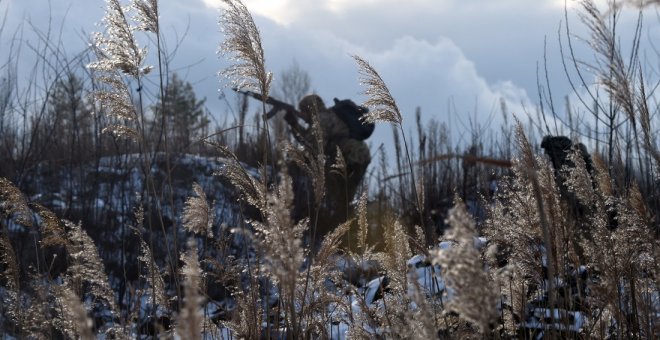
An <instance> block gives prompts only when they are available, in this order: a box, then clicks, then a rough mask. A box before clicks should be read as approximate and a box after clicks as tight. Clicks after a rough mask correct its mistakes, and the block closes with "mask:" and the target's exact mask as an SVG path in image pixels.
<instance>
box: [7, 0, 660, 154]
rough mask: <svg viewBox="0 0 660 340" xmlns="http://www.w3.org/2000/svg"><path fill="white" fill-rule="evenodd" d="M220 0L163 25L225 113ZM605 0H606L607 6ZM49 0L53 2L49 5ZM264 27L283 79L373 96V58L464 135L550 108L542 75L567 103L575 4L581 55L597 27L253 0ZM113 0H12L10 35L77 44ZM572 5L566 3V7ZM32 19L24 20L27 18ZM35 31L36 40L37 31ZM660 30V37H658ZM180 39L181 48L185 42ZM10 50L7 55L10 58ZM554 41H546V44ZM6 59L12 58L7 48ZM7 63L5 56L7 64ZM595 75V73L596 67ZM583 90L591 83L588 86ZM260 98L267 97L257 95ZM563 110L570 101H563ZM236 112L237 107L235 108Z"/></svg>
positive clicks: (452, 1) (182, 64) (169, 0)
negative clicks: (369, 83) (364, 70)
mask: <svg viewBox="0 0 660 340" xmlns="http://www.w3.org/2000/svg"><path fill="white" fill-rule="evenodd" d="M220 2H221V1H219V0H161V1H160V10H161V18H160V19H161V26H162V27H164V35H165V37H166V42H167V47H168V48H169V49H170V50H172V51H174V53H173V54H172V55H171V62H170V70H174V71H176V72H177V73H179V75H181V76H182V77H183V78H184V79H185V80H187V81H189V82H191V83H193V84H194V86H195V89H196V92H197V94H198V96H200V97H205V98H206V105H207V107H208V108H209V110H210V111H211V112H213V114H214V115H215V116H216V119H217V120H220V121H222V120H224V119H225V117H224V115H225V114H226V112H228V111H227V109H226V107H225V105H226V102H227V101H224V100H222V99H220V97H221V96H222V95H223V94H224V95H225V96H226V98H227V99H229V100H228V101H229V102H234V100H233V99H231V98H233V96H234V94H233V93H231V91H228V90H227V88H226V83H225V82H223V80H222V79H221V78H219V77H218V76H217V73H218V71H220V70H221V69H223V68H225V67H227V65H229V63H228V61H227V60H226V58H223V57H222V56H219V55H218V54H217V50H218V47H219V44H220V42H221V41H222V40H223V36H222V33H221V32H220V27H219V24H218V18H219V14H220V11H221V8H222V6H221V5H220ZM604 2H605V1H604V0H599V1H597V3H599V4H600V5H601V8H602V9H603V10H605V7H603V6H602V4H603V3H604ZM45 3H48V5H47V6H46V5H44V4H45ZM244 3H245V5H246V6H247V7H248V9H249V10H250V11H251V13H252V15H253V17H254V19H255V22H256V24H257V26H258V27H259V30H260V32H261V35H262V41H263V43H264V50H265V55H266V66H267V68H268V69H269V70H271V71H272V72H273V74H274V77H275V86H276V85H277V78H278V76H279V74H280V73H281V72H283V71H284V70H286V69H289V68H290V67H291V66H292V65H293V63H294V62H295V63H297V64H298V65H299V67H300V68H301V69H303V70H305V71H306V72H307V73H308V74H309V76H310V78H311V84H312V89H313V90H314V92H316V93H317V94H319V95H320V96H321V97H322V98H323V99H324V100H325V101H326V102H327V103H328V102H330V103H331V101H332V99H333V98H334V97H338V98H340V99H344V98H351V99H354V100H355V101H356V102H358V103H361V102H363V101H364V100H365V99H366V98H365V97H364V96H362V95H361V91H362V90H363V88H362V87H361V85H360V83H359V81H358V70H357V67H356V64H355V61H354V60H353V58H351V56H352V55H359V56H361V57H362V58H363V59H365V60H367V61H368V62H369V63H370V64H371V65H372V66H373V67H374V68H375V69H376V70H377V71H378V72H379V74H380V75H381V76H382V78H383V79H384V81H385V82H386V84H387V85H388V87H389V89H390V91H391V93H392V95H393V96H394V98H395V99H396V101H397V104H398V106H399V108H400V110H401V112H402V113H403V119H404V128H405V129H406V130H412V129H413V127H414V112H415V110H416V108H417V107H419V108H420V109H421V112H422V117H423V120H424V122H427V121H428V120H429V119H431V118H433V119H435V120H437V121H439V122H445V123H447V124H448V126H449V127H450V129H451V130H450V131H451V132H452V134H453V138H454V139H455V140H459V141H462V142H467V141H469V139H470V134H471V133H474V132H476V133H477V134H484V133H486V131H487V129H488V128H493V127H495V128H497V127H498V126H499V125H500V124H501V123H502V121H503V118H502V114H501V109H500V108H501V105H500V102H501V101H504V102H505V103H506V106H507V113H508V114H509V120H511V116H510V115H511V114H514V115H516V116H517V117H519V118H520V119H521V120H523V121H526V120H527V114H528V113H532V114H536V110H537V108H538V107H539V105H538V103H539V94H538V86H537V82H538V75H539V72H541V73H540V75H541V77H542V81H543V82H544V85H545V75H544V74H543V69H544V60H545V65H546V67H547V69H548V81H549V83H550V89H551V91H552V94H553V97H554V99H555V101H556V102H557V103H559V104H557V103H556V105H557V107H562V106H564V104H563V103H564V99H563V98H564V97H565V96H569V97H571V98H572V97H574V96H575V94H574V93H573V91H572V89H571V87H570V86H569V84H568V82H567V77H566V75H565V74H564V70H563V66H562V62H561V54H560V51H559V42H558V39H559V38H558V34H562V38H561V39H562V40H563V41H564V42H566V39H567V37H566V34H565V32H564V31H561V29H560V28H563V27H565V26H564V25H565V22H566V18H565V9H566V11H567V19H568V22H569V25H570V27H571V32H572V33H573V35H572V36H571V39H572V40H571V41H572V42H573V43H574V44H575V52H576V54H577V55H578V56H579V57H580V58H581V59H583V60H590V58H592V56H593V53H592V52H591V51H590V50H589V49H588V44H587V42H588V39H589V35H588V32H587V31H586V29H585V27H584V25H583V24H582V23H581V22H580V20H579V18H578V16H577V13H578V9H577V7H578V6H577V3H576V2H575V1H573V0H567V1H564V0H534V1H530V0H408V1H400V0H244ZM104 6H105V2H104V1H101V0H57V1H55V0H51V1H50V2H46V0H0V10H1V11H2V12H0V13H3V12H4V13H6V22H5V28H4V31H3V33H2V35H0V41H1V42H2V45H0V46H7V45H6V44H7V43H8V41H10V39H11V38H12V35H11V32H14V31H16V28H17V27H23V31H24V32H26V33H25V35H24V37H23V38H22V39H23V40H25V41H34V37H33V36H34V35H33V34H32V33H31V32H32V31H34V30H42V31H43V30H46V29H47V28H48V23H50V25H51V27H52V28H53V31H55V32H58V33H59V32H61V37H60V36H55V38H58V39H61V41H62V42H63V44H64V45H65V46H67V50H71V51H76V50H77V49H78V50H79V49H82V48H84V46H86V42H85V39H86V38H87V37H89V35H90V33H91V32H93V31H99V30H102V27H100V26H98V25H97V24H98V23H99V22H100V21H101V18H102V17H103V13H104ZM565 6H566V7H565ZM624 14H625V15H624V16H623V17H622V18H621V20H620V22H619V27H621V33H620V37H621V39H622V41H623V43H624V45H625V43H626V42H627V40H626V39H628V37H631V36H632V30H633V29H634V27H635V26H634V24H635V19H636V15H637V12H636V11H635V10H633V9H630V8H628V9H626V10H624ZM644 18H645V19H644V20H645V21H644V23H645V26H644V33H645V36H648V37H647V38H646V40H644V41H643V43H644V44H647V43H648V44H650V43H651V42H652V41H653V39H654V38H658V37H660V33H659V32H660V25H658V23H659V22H660V20H659V19H658V16H657V13H656V10H655V9H648V10H646V11H645V12H644ZM21 25H22V26H21ZM30 39H32V40H30ZM655 40H657V39H655ZM175 47H178V48H176V49H175ZM3 49H4V48H2V49H0V58H3V57H5V55H4V54H3V53H6V52H3ZM544 51H545V52H544ZM655 59H658V58H655ZM0 60H3V59H0ZM0 65H1V64H0ZM586 80H587V81H588V82H592V83H594V84H595V81H596V80H595V78H594V77H592V76H591V75H589V74H587V79H586ZM578 91H580V89H578ZM254 107H255V108H256V107H257V105H256V103H255V105H254ZM557 111H558V112H559V113H560V114H561V113H562V112H563V111H564V109H562V108H558V109H557ZM227 119H228V120H229V121H231V120H232V118H231V117H228V118H227ZM391 139H392V137H391V128H390V127H389V126H387V124H379V125H378V127H377V130H376V133H375V135H374V136H373V137H372V138H371V139H370V142H371V145H372V150H374V149H375V147H377V146H379V145H380V144H381V143H383V144H385V145H386V146H387V145H389V143H390V141H391Z"/></svg>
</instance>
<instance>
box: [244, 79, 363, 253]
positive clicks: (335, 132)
mask: <svg viewBox="0 0 660 340" xmlns="http://www.w3.org/2000/svg"><path fill="white" fill-rule="evenodd" d="M234 90H235V91H236V92H239V93H242V94H245V95H247V96H251V97H253V98H255V99H258V100H261V101H264V102H265V103H267V104H269V105H272V109H271V110H270V111H269V112H268V113H266V118H267V119H270V118H272V117H274V116H275V115H276V114H277V113H278V112H281V111H284V112H285V115H284V120H285V121H286V122H287V123H288V124H289V126H290V127H291V132H292V134H293V135H294V137H295V138H296V140H298V141H299V142H301V143H302V144H304V145H305V146H306V147H307V150H308V151H307V152H312V153H314V152H316V153H318V152H319V151H320V150H318V149H315V148H314V146H315V145H316V138H315V136H314V133H313V131H312V122H313V120H312V117H314V116H316V117H317V118H318V122H319V126H320V130H321V135H322V137H323V145H322V148H323V153H324V154H325V155H324V156H325V160H326V162H325V170H324V173H325V196H324V199H323V202H322V207H321V210H320V211H319V216H318V219H314V220H316V221H317V222H318V225H317V230H316V240H314V242H318V241H319V240H321V239H322V236H323V235H325V234H326V233H327V232H328V231H330V230H332V229H333V228H335V227H336V226H337V225H339V224H340V223H342V222H344V221H346V220H347V219H348V216H349V213H350V201H352V200H353V198H354V196H355V194H356V192H357V189H358V187H359V186H360V183H361V182H362V179H363V178H364V175H365V173H366V171H367V167H368V166H369V163H370V162H371V154H370V152H369V147H368V146H367V144H366V143H365V142H364V140H365V139H367V138H369V136H371V134H372V133H373V131H374V129H375V126H374V124H373V123H363V122H362V121H361V120H360V117H361V116H362V115H363V114H364V113H366V112H368V110H367V109H366V108H364V107H362V106H358V105H356V104H355V103H354V102H353V101H351V100H348V99H346V100H338V99H337V98H335V100H334V102H335V105H333V106H332V107H330V108H327V107H326V106H325V103H324V102H323V99H321V97H319V96H318V95H315V94H311V95H307V96H305V97H304V98H302V99H301V100H300V102H299V103H298V109H297V110H296V108H295V107H294V106H293V105H290V104H287V103H284V102H281V101H279V100H277V99H275V98H272V97H263V96H262V95H261V94H258V93H254V92H252V91H246V90H240V89H237V88H235V89H234ZM300 119H302V120H303V121H304V122H305V123H306V127H305V126H304V125H301V124H300V123H299V120H300ZM337 149H339V151H341V153H342V156H343V159H344V163H345V165H346V167H345V169H343V170H345V171H341V170H339V171H333V170H338V169H333V164H334V163H335V155H336V154H337ZM289 173H290V174H291V175H292V177H293V178H295V180H294V190H295V198H294V205H295V211H294V218H296V219H300V218H303V217H307V216H310V212H311V211H313V209H312V208H315V207H314V206H313V204H312V203H311V202H312V200H311V199H312V197H313V195H310V193H311V190H310V189H311V183H310V181H309V178H305V176H303V174H302V171H301V169H299V168H297V167H296V166H292V167H290V169H289Z"/></svg>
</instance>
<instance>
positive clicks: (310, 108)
mask: <svg viewBox="0 0 660 340" xmlns="http://www.w3.org/2000/svg"><path fill="white" fill-rule="evenodd" d="M298 109H299V110H300V111H301V112H304V113H317V112H320V111H324V110H325V104H324V103H323V99H321V97H319V96H318V95H316V94H310V95H307V96H305V97H303V99H301V100H300V103H298Z"/></svg>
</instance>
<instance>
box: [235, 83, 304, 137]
mask: <svg viewBox="0 0 660 340" xmlns="http://www.w3.org/2000/svg"><path fill="white" fill-rule="evenodd" d="M232 90H234V91H236V92H238V93H240V94H243V95H246V96H249V97H252V98H255V99H257V100H260V101H262V102H264V103H266V104H269V105H272V106H273V108H272V109H270V111H268V112H267V113H266V120H269V119H271V118H273V117H274V116H275V115H276V114H277V113H278V112H280V111H282V110H284V112H286V114H285V115H284V120H285V121H286V122H287V123H289V126H291V130H292V131H293V135H294V137H296V139H297V140H298V141H303V140H304V137H303V136H304V135H305V133H306V130H305V129H304V128H303V127H302V126H300V124H298V117H301V118H302V115H301V114H300V111H298V110H296V108H295V107H294V106H293V105H291V104H288V103H285V102H283V101H280V100H277V99H275V98H273V97H271V96H268V97H265V98H264V96H263V95H262V94H261V93H256V92H253V91H250V90H241V89H239V88H237V87H233V88H232ZM307 123H309V122H307Z"/></svg>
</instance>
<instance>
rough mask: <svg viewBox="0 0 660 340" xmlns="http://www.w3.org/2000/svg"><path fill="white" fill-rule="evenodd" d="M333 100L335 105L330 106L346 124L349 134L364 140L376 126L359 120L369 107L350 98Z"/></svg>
mask: <svg viewBox="0 0 660 340" xmlns="http://www.w3.org/2000/svg"><path fill="white" fill-rule="evenodd" d="M334 100H335V105H334V106H333V107H331V108H330V110H331V111H332V112H334V113H335V114H336V115H337V116H338V117H339V119H341V120H342V121H343V122H344V123H345V124H346V126H348V131H349V135H350V136H351V138H354V139H357V140H365V139H367V138H369V137H370V136H371V134H372V133H373V132H374V129H375V128H376V125H375V124H374V123H366V122H362V121H361V120H360V117H362V115H364V114H365V113H367V112H369V109H368V108H366V107H363V106H359V105H357V104H355V103H354V102H353V101H352V100H350V99H344V100H339V99H337V98H335V99H334Z"/></svg>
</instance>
